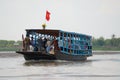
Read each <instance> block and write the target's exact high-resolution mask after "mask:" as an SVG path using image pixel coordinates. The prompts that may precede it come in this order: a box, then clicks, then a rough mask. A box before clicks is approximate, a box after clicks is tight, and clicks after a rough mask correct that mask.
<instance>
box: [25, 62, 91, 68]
mask: <svg viewBox="0 0 120 80" xmlns="http://www.w3.org/2000/svg"><path fill="white" fill-rule="evenodd" d="M91 62H92V60H86V61H64V60H51V61H49V60H40V61H34V60H33V61H25V63H24V64H23V65H24V66H51V67H52V66H54V67H55V66H64V65H66V66H72V65H76V66H77V65H79V66H84V65H91Z"/></svg>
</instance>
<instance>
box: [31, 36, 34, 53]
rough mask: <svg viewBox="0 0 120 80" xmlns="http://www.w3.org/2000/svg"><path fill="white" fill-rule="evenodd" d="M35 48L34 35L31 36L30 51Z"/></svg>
mask: <svg viewBox="0 0 120 80" xmlns="http://www.w3.org/2000/svg"><path fill="white" fill-rule="evenodd" d="M33 50H34V40H33V37H31V40H30V51H33Z"/></svg>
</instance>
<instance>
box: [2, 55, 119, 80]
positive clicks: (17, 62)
mask: <svg viewBox="0 0 120 80" xmlns="http://www.w3.org/2000/svg"><path fill="white" fill-rule="evenodd" d="M2 55H3V54H2ZM9 55H11V54H9ZM119 66H120V54H114V55H110V54H106V55H100V54H99V55H93V56H92V57H89V58H88V60H86V61H63V60H53V61H47V60H43V61H42V60H40V61H25V60H24V58H23V56H17V57H16V56H13V57H12V56H10V57H9V56H7V57H4V58H3V57H1V58H0V80H41V79H42V80H65V79H69V80H79V79H84V80H88V79H89V80H93V79H96V80H101V79H102V80H120V67H119Z"/></svg>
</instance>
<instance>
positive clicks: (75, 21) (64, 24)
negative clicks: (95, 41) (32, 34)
mask: <svg viewBox="0 0 120 80" xmlns="http://www.w3.org/2000/svg"><path fill="white" fill-rule="evenodd" d="M46 10H48V11H49V12H50V13H51V15H50V21H46V19H45V15H46ZM43 23H46V25H47V27H46V28H47V29H60V30H64V31H70V32H77V33H82V34H87V35H91V36H92V37H95V38H99V37H104V38H111V36H112V34H115V36H116V37H120V0H0V40H21V39H22V38H21V36H22V34H24V35H25V34H26V32H25V29H42V24H43Z"/></svg>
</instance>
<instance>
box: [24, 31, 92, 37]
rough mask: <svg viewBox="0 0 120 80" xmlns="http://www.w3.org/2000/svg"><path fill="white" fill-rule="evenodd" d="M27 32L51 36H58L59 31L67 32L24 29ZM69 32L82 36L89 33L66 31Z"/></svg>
mask: <svg viewBox="0 0 120 80" xmlns="http://www.w3.org/2000/svg"><path fill="white" fill-rule="evenodd" d="M26 31H27V32H36V33H40V34H46V35H52V36H56V37H58V36H59V32H67V31H62V30H55V29H26ZM67 33H70V34H77V35H84V36H89V37H91V36H90V35H85V34H80V33H75V32H67Z"/></svg>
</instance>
